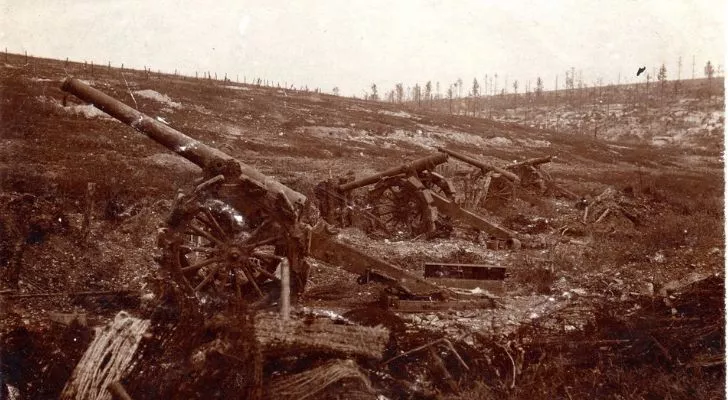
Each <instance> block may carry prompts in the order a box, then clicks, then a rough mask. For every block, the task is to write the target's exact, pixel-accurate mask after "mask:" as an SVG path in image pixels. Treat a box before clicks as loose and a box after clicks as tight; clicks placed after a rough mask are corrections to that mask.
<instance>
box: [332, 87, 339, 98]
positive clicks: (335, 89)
mask: <svg viewBox="0 0 728 400" xmlns="http://www.w3.org/2000/svg"><path fill="white" fill-rule="evenodd" d="M332 91H333V92H334V96H338V95H339V87H338V86H334V89H333V90H332Z"/></svg>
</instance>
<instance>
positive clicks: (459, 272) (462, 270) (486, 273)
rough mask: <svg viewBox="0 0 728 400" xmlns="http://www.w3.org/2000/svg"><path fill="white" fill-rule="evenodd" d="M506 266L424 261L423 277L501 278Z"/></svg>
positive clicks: (504, 273)
mask: <svg viewBox="0 0 728 400" xmlns="http://www.w3.org/2000/svg"><path fill="white" fill-rule="evenodd" d="M507 273H508V269H507V268H506V267H501V266H495V265H486V264H460V263H437V262H428V263H425V278H455V279H477V280H503V279H505V278H506V275H507Z"/></svg>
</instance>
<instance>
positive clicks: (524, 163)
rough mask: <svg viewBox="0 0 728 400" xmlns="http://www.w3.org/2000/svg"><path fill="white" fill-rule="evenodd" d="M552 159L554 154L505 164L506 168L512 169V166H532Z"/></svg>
mask: <svg viewBox="0 0 728 400" xmlns="http://www.w3.org/2000/svg"><path fill="white" fill-rule="evenodd" d="M553 159H554V156H545V157H537V158H529V159H528V160H525V161H521V162H517V163H513V164H508V165H506V168H508V169H514V168H519V167H524V166H531V167H534V166H537V165H541V164H546V163H550V162H551V161H552V160H553Z"/></svg>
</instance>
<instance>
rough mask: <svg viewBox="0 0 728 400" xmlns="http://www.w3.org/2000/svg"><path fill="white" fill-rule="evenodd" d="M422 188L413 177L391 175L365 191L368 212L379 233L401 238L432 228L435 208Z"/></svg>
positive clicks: (422, 232)
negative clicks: (366, 192)
mask: <svg viewBox="0 0 728 400" xmlns="http://www.w3.org/2000/svg"><path fill="white" fill-rule="evenodd" d="M423 189H424V186H423V185H422V183H420V181H419V180H417V179H416V178H413V177H410V178H404V177H393V178H388V179H385V180H383V181H381V182H379V183H378V184H377V185H376V186H375V187H374V189H372V190H371V191H370V192H369V203H370V205H371V210H370V211H371V213H372V214H373V215H374V216H376V217H377V219H378V224H377V225H378V227H379V228H380V230H381V231H383V232H382V233H384V234H386V235H388V236H390V237H394V238H400V239H404V238H410V237H415V236H418V235H421V234H426V233H430V232H433V231H434V229H435V219H436V218H437V211H436V209H435V208H434V207H433V205H432V197H431V196H430V195H429V193H427V191H426V190H423Z"/></svg>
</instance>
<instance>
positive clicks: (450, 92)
mask: <svg viewBox="0 0 728 400" xmlns="http://www.w3.org/2000/svg"><path fill="white" fill-rule="evenodd" d="M452 87H453V85H450V87H449V88H447V98H448V99H450V102H449V103H450V114H452V95H453V89H452Z"/></svg>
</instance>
